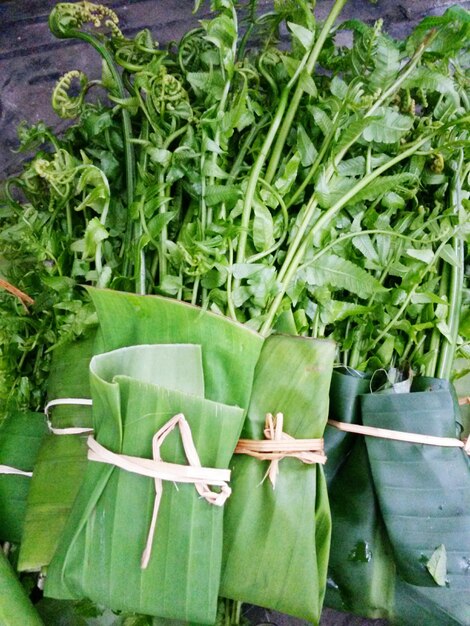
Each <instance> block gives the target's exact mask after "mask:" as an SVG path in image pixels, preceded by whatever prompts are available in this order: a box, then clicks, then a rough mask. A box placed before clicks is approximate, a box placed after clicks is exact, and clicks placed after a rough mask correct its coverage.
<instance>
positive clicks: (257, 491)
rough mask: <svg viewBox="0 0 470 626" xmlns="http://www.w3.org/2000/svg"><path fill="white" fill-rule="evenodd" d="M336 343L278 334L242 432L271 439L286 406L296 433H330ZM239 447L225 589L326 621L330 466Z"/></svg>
mask: <svg viewBox="0 0 470 626" xmlns="http://www.w3.org/2000/svg"><path fill="white" fill-rule="evenodd" d="M334 353H335V347H334V344H333V343H332V342H329V341H321V340H313V339H307V338H303V337H293V336H287V335H271V336H270V337H268V338H267V339H266V340H265V343H264V346H263V349H262V351H261V356H260V359H259V362H258V364H257V366H256V370H255V376H254V383H253V392H252V395H251V400H250V405H249V409H248V415H247V419H246V421H245V424H244V427H243V432H242V435H241V436H242V438H245V439H248V440H256V441H257V440H263V439H265V420H266V414H268V413H272V414H273V415H274V414H276V413H282V414H283V416H284V426H283V430H284V432H285V433H286V434H287V435H290V436H291V437H294V438H296V439H310V438H321V437H323V433H324V429H325V424H326V421H327V418H328V400H329V388H330V381H331V374H332V368H333V359H334ZM269 466H270V462H269V461H265V460H259V459H258V458H253V457H251V456H248V455H246V454H235V456H234V458H233V461H232V464H231V467H232V488H233V493H232V496H231V498H230V499H229V501H228V502H227V504H226V514H225V532H224V563H223V572H222V579H221V589H220V594H221V595H222V596H224V597H228V598H232V599H235V600H240V601H244V602H249V603H251V604H255V605H258V606H263V607H267V608H270V609H274V610H277V611H280V612H282V613H287V614H289V615H293V616H297V617H300V618H304V619H308V620H309V621H311V622H313V623H318V620H319V618H320V612H321V606H322V602H323V597H324V593H325V585H326V573H327V564H328V550H329V541H330V512H329V505H328V496H327V491H326V483H325V478H324V474H323V469H322V466H321V465H319V464H317V463H314V464H304V463H302V461H301V460H299V459H298V458H283V459H282V460H280V461H279V465H278V475H277V478H276V482H275V488H273V484H272V483H271V481H270V479H269V478H266V473H267V471H268V468H269Z"/></svg>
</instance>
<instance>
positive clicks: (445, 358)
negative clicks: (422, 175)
mask: <svg viewBox="0 0 470 626" xmlns="http://www.w3.org/2000/svg"><path fill="white" fill-rule="evenodd" d="M462 164H463V151H462V152H461V155H460V162H459V165H458V167H457V172H456V174H455V176H454V180H453V181H452V188H451V191H450V202H451V204H452V207H453V208H454V212H455V213H456V214H457V215H458V213H459V209H460V206H461V202H462V193H461V191H462V188H461V179H460V175H461V172H462ZM452 248H453V250H454V253H455V256H456V258H457V260H458V264H457V265H452V266H451V267H450V277H449V292H448V301H449V314H448V316H447V326H448V328H449V333H450V339H451V341H448V340H445V341H444V343H443V345H442V348H441V351H440V354H439V359H438V365H437V370H436V376H437V377H438V378H445V379H447V380H448V379H449V378H450V376H451V373H452V366H453V363H454V358H455V351H456V346H457V337H458V334H459V321H460V308H461V305H462V292H463V288H464V274H465V252H464V242H463V240H462V239H461V238H460V237H459V236H458V234H457V235H456V236H455V237H453V240H452Z"/></svg>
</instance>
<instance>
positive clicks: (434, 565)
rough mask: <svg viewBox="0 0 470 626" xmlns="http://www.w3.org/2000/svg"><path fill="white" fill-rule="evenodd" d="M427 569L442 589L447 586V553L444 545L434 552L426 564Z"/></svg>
mask: <svg viewBox="0 0 470 626" xmlns="http://www.w3.org/2000/svg"><path fill="white" fill-rule="evenodd" d="M426 569H427V570H428V572H429V573H430V574H431V576H432V577H433V578H434V581H435V582H436V583H437V584H438V585H439V586H440V587H445V586H446V582H447V581H446V577H447V552H446V548H445V546H444V545H443V544H441V545H440V546H439V547H438V548H436V549H435V550H434V552H433V553H432V555H431V557H430V558H429V561H428V562H427V563H426Z"/></svg>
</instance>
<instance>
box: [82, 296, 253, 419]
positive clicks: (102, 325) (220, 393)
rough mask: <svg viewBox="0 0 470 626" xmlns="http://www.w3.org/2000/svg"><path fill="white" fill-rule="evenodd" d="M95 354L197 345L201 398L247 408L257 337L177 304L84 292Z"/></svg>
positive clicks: (219, 318)
mask: <svg viewBox="0 0 470 626" xmlns="http://www.w3.org/2000/svg"><path fill="white" fill-rule="evenodd" d="M89 293H90V296H91V299H92V301H93V304H94V306H95V308H96V311H97V313H98V319H99V336H98V341H97V344H96V353H98V352H104V351H109V350H115V349H117V348H122V347H125V346H131V345H137V344H152V343H160V344H161V343H194V344H198V345H201V346H202V361H203V366H204V383H205V389H206V397H207V398H208V399H210V400H215V401H218V402H224V403H225V404H234V405H238V406H241V407H247V406H248V401H249V398H250V394H251V388H252V385H253V372H254V368H255V365H256V363H257V361H258V358H259V354H260V351H261V347H262V345H263V338H262V337H261V335H259V334H258V333H255V332H254V331H252V330H250V329H249V328H247V327H246V326H243V325H242V324H238V323H236V322H233V321H232V320H230V319H228V318H226V317H223V316H222V315H215V314H214V313H211V312H209V311H204V310H202V309H200V308H199V307H196V306H192V305H191V304H187V303H185V302H180V301H178V300H171V299H169V298H162V297H160V296H138V295H134V294H129V293H123V292H118V291H111V290H106V289H104V290H100V289H90V290H89Z"/></svg>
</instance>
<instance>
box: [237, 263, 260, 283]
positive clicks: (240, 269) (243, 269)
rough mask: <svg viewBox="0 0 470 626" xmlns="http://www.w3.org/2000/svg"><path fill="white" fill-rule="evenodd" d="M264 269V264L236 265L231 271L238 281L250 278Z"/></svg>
mask: <svg viewBox="0 0 470 626" xmlns="http://www.w3.org/2000/svg"><path fill="white" fill-rule="evenodd" d="M263 268H264V265H263V264H262V263H234V264H233V265H232V266H231V268H230V271H231V273H232V276H233V277H234V278H237V279H242V278H248V277H249V276H253V274H256V273H257V272H259V271H261V270H262V269H263Z"/></svg>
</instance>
